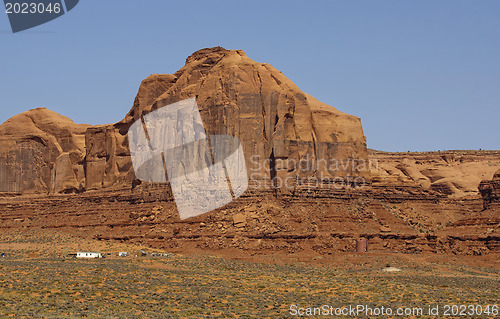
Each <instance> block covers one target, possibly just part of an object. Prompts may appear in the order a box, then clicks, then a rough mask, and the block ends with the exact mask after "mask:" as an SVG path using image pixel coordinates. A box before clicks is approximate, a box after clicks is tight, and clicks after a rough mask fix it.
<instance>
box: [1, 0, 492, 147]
mask: <svg viewBox="0 0 500 319" xmlns="http://www.w3.org/2000/svg"><path fill="white" fill-rule="evenodd" d="M0 43H1V45H0V109H1V111H2V112H1V113H0V122H4V121H5V120H7V119H8V118H9V117H11V116H13V115H15V114H17V113H20V112H23V111H26V110H29V109H31V108H35V107H40V106H44V107H47V108H49V109H51V110H53V111H56V112H58V113H61V114H63V115H65V116H68V117H70V118H71V119H73V120H74V121H75V122H78V123H89V124H106V123H113V122H116V121H119V120H121V119H122V118H123V117H124V115H125V114H126V113H127V112H128V110H129V109H130V107H131V106H132V103H133V100H134V97H135V94H136V93H137V89H138V87H139V84H140V82H141V80H143V79H144V78H145V77H147V76H148V75H149V74H152V73H174V72H175V71H177V70H178V69H179V68H180V67H182V66H183V65H184V62H185V59H186V57H187V56H188V55H190V54H191V53H192V52H194V51H196V50H198V49H201V48H205V47H212V46H218V45H220V46H223V47H225V48H227V49H242V50H244V51H245V52H246V53H247V55H248V56H249V57H250V58H251V59H253V60H255V61H258V62H266V63H270V64H272V65H273V66H274V67H276V68H277V69H279V70H280V71H282V72H283V73H284V74H285V75H286V76H287V77H288V78H290V79H291V80H292V81H293V82H295V83H296V84H297V85H298V86H299V88H301V89H302V90H303V91H304V92H306V93H309V94H311V95H313V96H315V97H316V98H318V99H319V100H321V101H323V102H325V103H327V104H330V105H332V106H335V107H336V108H338V109H339V110H341V111H344V112H347V113H350V114H353V115H356V116H358V117H360V118H361V120H362V123H363V128H364V132H365V135H366V136H367V142H368V147H370V148H374V149H379V150H386V151H408V150H411V151H424V150H445V149H479V148H482V149H497V150H498V149H500V129H499V123H500V121H499V120H500V1H498V0H481V1H459V0H448V1H444V0H441V1H435V0H432V1H426V0H418V1H409V0H394V1H384V0H380V1H373V0H369V1H368V0H367V1H360V0H356V1H351V0H349V1H348V0H346V1H326V0H325V1H291V0H288V1H278V0H272V1H250V0H230V1H218V0H213V1H208V0H203V1H165V0H162V1H159V0H105V1H103V0H81V1H80V3H79V4H78V5H77V6H76V7H75V8H74V9H73V10H72V11H70V12H69V13H67V14H65V15H64V16H62V17H60V18H58V19H56V20H54V21H51V22H49V23H46V24H44V25H41V26H39V27H37V28H34V29H31V30H28V31H24V32H20V33H16V34H12V32H11V30H10V26H9V24H8V18H7V15H6V14H5V13H3V12H0Z"/></svg>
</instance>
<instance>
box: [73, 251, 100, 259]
mask: <svg viewBox="0 0 500 319" xmlns="http://www.w3.org/2000/svg"><path fill="white" fill-rule="evenodd" d="M76 258H102V254H101V253H96V252H87V251H79V252H78V253H77V254H76Z"/></svg>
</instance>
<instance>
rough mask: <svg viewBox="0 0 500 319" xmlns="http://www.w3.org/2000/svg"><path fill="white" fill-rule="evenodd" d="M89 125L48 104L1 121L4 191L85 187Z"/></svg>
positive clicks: (0, 183) (0, 161)
mask: <svg viewBox="0 0 500 319" xmlns="http://www.w3.org/2000/svg"><path fill="white" fill-rule="evenodd" d="M87 127H88V125H81V124H75V123H74V122H73V121H71V120H70V119H68V118H67V117H64V116H61V115H59V114H57V113H55V112H52V111H49V110H47V109H45V108H38V109H34V110H31V111H28V112H24V113H21V114H19V115H16V116H14V117H13V118H11V119H9V120H8V121H7V122H5V123H3V124H2V125H0V192H13V193H49V192H74V191H80V190H83V189H84V188H85V182H84V181H85V174H84V158H85V131H86V129H87Z"/></svg>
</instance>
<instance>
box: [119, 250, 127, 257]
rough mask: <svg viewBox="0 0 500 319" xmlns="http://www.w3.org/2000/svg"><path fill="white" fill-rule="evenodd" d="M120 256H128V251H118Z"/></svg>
mask: <svg viewBox="0 0 500 319" xmlns="http://www.w3.org/2000/svg"><path fill="white" fill-rule="evenodd" d="M118 256H120V257H127V256H128V253H126V252H124V251H122V252H119V253H118Z"/></svg>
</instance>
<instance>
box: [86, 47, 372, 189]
mask: <svg viewBox="0 0 500 319" xmlns="http://www.w3.org/2000/svg"><path fill="white" fill-rule="evenodd" d="M192 97H195V98H196V100H197V103H198V106H199V108H200V113H201V117H202V120H203V122H204V124H205V129H206V132H207V134H209V135H232V136H235V137H237V138H239V139H240V141H241V143H242V147H243V150H244V153H245V157H246V161H247V168H248V174H249V176H250V179H251V181H250V182H253V183H254V187H257V188H268V187H269V188H275V189H280V190H283V191H285V192H287V191H291V190H293V189H295V188H296V187H298V186H300V185H297V184H301V185H302V186H304V185H305V181H306V180H307V181H309V180H310V179H311V178H312V179H313V180H314V182H316V181H319V182H322V181H328V180H331V179H333V178H334V177H339V178H341V179H342V182H345V183H350V182H351V181H352V180H353V179H354V178H355V177H357V176H365V175H366V173H367V170H366V169H365V167H364V165H363V164H364V163H365V162H366V161H367V150H366V139H365V136H364V135H363V130H362V127H361V122H360V120H359V118H357V117H354V116H352V115H348V114H345V113H342V112H340V111H338V110H336V109H335V108H333V107H331V106H329V105H326V104H324V103H321V102H319V101H318V100H316V99H315V98H313V97H312V96H309V95H307V94H305V93H303V92H302V91H300V89H299V88H298V87H297V86H296V85H295V84H293V83H292V82H291V81H290V80H289V79H287V78H286V77H285V76H284V75H283V74H282V73H281V72H279V71H278V70H276V69H274V68H273V67H272V66H270V65H268V64H263V63H257V62H255V61H252V60H251V59H249V58H248V57H247V56H246V55H245V53H244V52H243V51H241V50H226V49H223V48H220V47H217V48H210V49H202V50H200V51H197V52H195V53H194V54H192V55H191V56H190V57H188V58H187V60H186V65H185V66H184V67H183V68H181V69H180V70H179V71H177V72H176V73H175V74H173V75H157V74H155V75H151V76H150V77H148V78H147V79H145V80H144V81H143V82H142V84H141V86H140V88H139V92H138V94H137V97H136V99H135V102H134V105H133V107H132V109H131V110H130V112H129V113H128V114H127V116H126V117H125V118H124V119H123V120H122V121H121V122H119V123H116V124H114V125H108V126H101V127H93V128H90V129H89V130H88V131H87V134H86V145H87V148H86V150H87V171H86V172H87V189H99V188H102V187H108V186H111V185H123V184H124V185H129V184H130V183H131V182H132V180H133V178H134V175H133V172H132V169H131V162H130V157H129V152H128V149H127V145H128V141H127V130H128V128H129V127H130V125H131V124H132V123H133V122H134V121H135V120H138V119H139V118H140V117H141V116H143V115H146V114H148V113H150V112H151V111H154V110H156V109H159V108H161V107H164V106H166V105H169V104H172V103H175V102H178V101H181V100H184V99H188V98H192ZM299 165H302V166H301V167H299ZM348 179H349V180H348ZM285 182H286V183H287V187H284V183H285Z"/></svg>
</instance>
